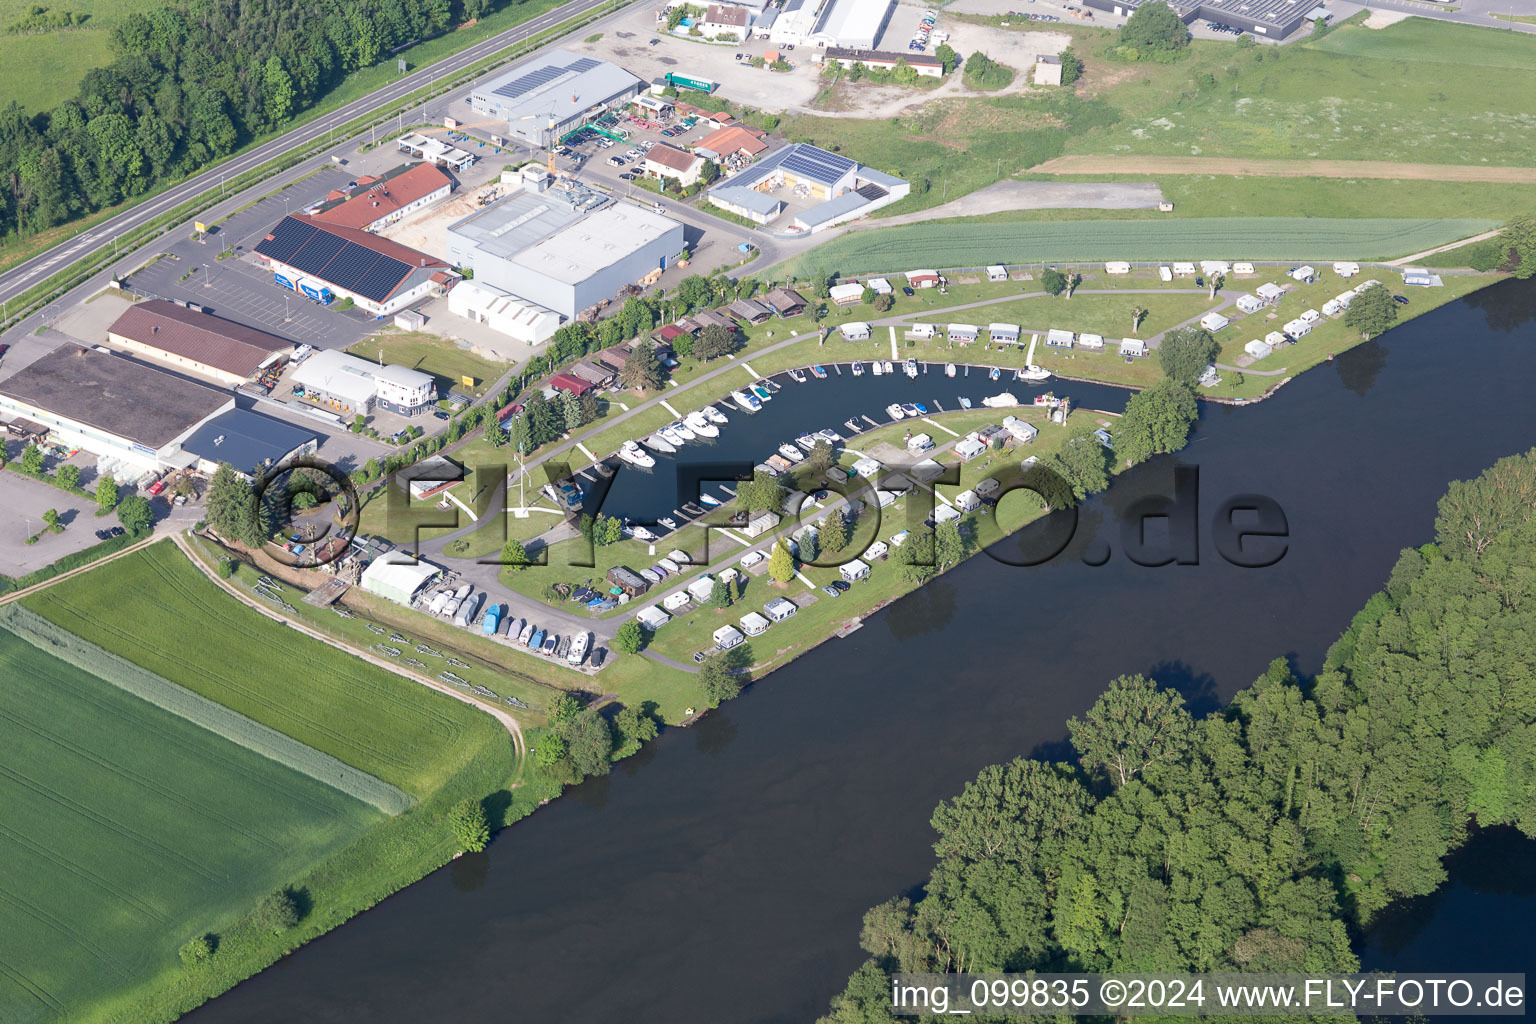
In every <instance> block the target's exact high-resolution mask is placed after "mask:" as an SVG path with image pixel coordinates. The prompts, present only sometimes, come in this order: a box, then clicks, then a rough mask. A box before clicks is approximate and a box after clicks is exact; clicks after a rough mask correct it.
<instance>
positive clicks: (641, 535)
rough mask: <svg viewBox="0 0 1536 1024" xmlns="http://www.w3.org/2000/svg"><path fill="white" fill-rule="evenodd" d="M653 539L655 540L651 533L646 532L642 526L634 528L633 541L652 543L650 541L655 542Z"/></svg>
mask: <svg viewBox="0 0 1536 1024" xmlns="http://www.w3.org/2000/svg"><path fill="white" fill-rule="evenodd" d="M655 539H656V535H655V534H654V533H652V532H651V531H650V530H647V529H646V528H645V527H643V526H637V527H635V540H644V541H652V540H655Z"/></svg>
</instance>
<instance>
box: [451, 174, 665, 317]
mask: <svg viewBox="0 0 1536 1024" xmlns="http://www.w3.org/2000/svg"><path fill="white" fill-rule="evenodd" d="M683 248H684V243H683V226H682V225H681V224H679V223H677V222H676V221H673V220H669V219H668V218H666V217H663V216H661V215H660V214H657V213H653V212H651V211H650V210H646V209H643V208H641V207H639V206H632V205H630V204H628V203H619V202H615V201H613V200H611V199H608V198H607V197H605V196H600V195H597V194H595V193H590V192H586V191H585V190H583V189H580V188H579V186H573V187H570V188H569V189H568V190H565V191H562V190H561V189H558V188H556V189H551V190H550V191H548V192H535V191H526V190H524V191H519V192H514V193H512V194H511V195H509V196H507V197H506V198H505V199H502V200H500V201H499V202H496V203H492V204H491V205H490V206H487V207H486V208H485V209H483V210H477V211H476V212H474V213H472V214H470V215H469V216H467V217H465V218H464V219H462V220H459V221H456V222H454V223H453V224H450V225H449V226H448V257H449V259H451V260H453V262H454V264H455V265H457V266H461V267H469V268H472V269H473V270H474V279H475V280H476V281H477V282H480V283H482V284H488V285H490V286H492V287H493V288H497V289H500V290H501V291H503V292H505V293H507V294H508V295H511V296H516V297H518V298H521V299H524V300H526V301H528V302H532V303H536V304H537V305H539V306H542V307H543V308H545V309H552V310H554V311H555V312H556V313H559V314H560V315H561V316H563V317H565V318H566V319H568V320H569V319H574V318H575V317H576V314H577V313H579V312H580V311H581V310H584V309H587V308H589V307H592V306H595V305H597V304H598V303H600V302H604V301H606V300H609V299H612V298H614V297H615V296H616V295H618V293H619V291H620V290H621V289H623V288H624V287H625V286H626V285H632V284H637V283H641V282H645V281H647V279H649V280H654V279H655V276H657V275H659V273H660V272H661V271H662V270H664V269H665V268H666V266H667V262H668V260H670V259H671V258H672V257H674V256H676V255H677V254H678V253H680V252H682V251H683Z"/></svg>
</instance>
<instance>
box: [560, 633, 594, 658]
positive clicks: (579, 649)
mask: <svg viewBox="0 0 1536 1024" xmlns="http://www.w3.org/2000/svg"><path fill="white" fill-rule="evenodd" d="M591 642H592V634H591V633H577V634H576V636H575V638H574V639H573V640H571V653H570V654H567V655H566V656H565V660H566V661H567V662H569V663H570V664H572V665H580V664H581V661H582V659H583V658H585V657H586V656H587V645H588V644H589V643H591Z"/></svg>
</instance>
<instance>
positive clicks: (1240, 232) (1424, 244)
mask: <svg viewBox="0 0 1536 1024" xmlns="http://www.w3.org/2000/svg"><path fill="white" fill-rule="evenodd" d="M1497 226H1498V225H1497V223H1496V222H1495V221H1493V220H1486V219H1479V218H1467V217H1460V218H1439V219H1436V218H1424V219H1409V218H1397V219H1387V218H1375V219H1364V218H1361V219H1353V220H1351V219H1342V218H1340V219H1325V218H1309V217H1210V218H1204V219H1194V218H1189V219H1184V220H1179V219H1172V220H1162V221H1156V220H1129V221H1127V220H1104V221H1100V220H1083V221H1047V222H1012V223H1010V222H996V221H980V222H968V221H948V222H944V223H941V224H937V225H935V224H904V225H901V226H899V227H890V228H875V229H871V230H866V231H851V232H849V233H848V234H845V235H842V236H840V237H838V238H834V239H833V240H832V241H830V242H828V243H827V244H826V245H823V246H820V247H818V248H816V249H813V250H811V251H810V252H807V253H805V254H803V255H801V256H798V257H796V258H795V259H793V260H790V261H787V262H786V263H784V264H780V265H779V266H778V267H775V268H773V270H770V271H767V272H766V273H765V275H764V276H766V277H768V278H770V279H771V278H774V277H780V276H785V275H786V274H787V275H788V276H793V277H797V278H798V277H806V276H809V275H810V274H811V273H813V272H814V271H816V270H817V269H818V268H828V269H829V271H830V272H832V273H838V274H843V275H848V274H860V273H894V272H896V271H899V270H911V269H913V268H916V267H929V266H931V267H941V268H942V267H975V266H983V265H985V264H988V263H1011V264H1020V263H1039V262H1042V261H1044V262H1055V261H1061V262H1074V263H1089V262H1098V261H1100V260H1117V259H1119V260H1133V261H1135V260H1177V259H1185V260H1187V259H1228V260H1233V259H1237V260H1243V259H1247V260H1288V259H1306V260H1346V259H1352V260H1372V259H1388V258H1392V257H1397V256H1404V255H1407V254H1409V253H1413V252H1418V251H1420V250H1422V249H1428V248H1432V247H1433V246H1436V245H1444V244H1445V243H1447V242H1454V241H1456V240H1457V239H1460V238H1466V237H1468V236H1470V235H1475V234H1478V233H1479V232H1482V231H1487V230H1488V229H1490V228H1493V227H1497Z"/></svg>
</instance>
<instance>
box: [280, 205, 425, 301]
mask: <svg viewBox="0 0 1536 1024" xmlns="http://www.w3.org/2000/svg"><path fill="white" fill-rule="evenodd" d="M256 251H257V252H258V253H260V254H261V255H263V256H266V257H268V258H269V259H273V260H276V261H277V262H279V263H284V264H287V265H288V266H290V267H292V268H293V269H294V270H296V271H298V272H299V273H301V274H306V275H309V276H311V277H316V278H319V279H320V280H322V281H325V282H327V283H328V284H331V285H334V286H335V287H337V288H344V289H346V290H347V291H350V292H355V293H356V294H358V295H361V296H363V297H364V298H366V299H371V300H372V301H374V302H383V301H385V300H386V299H388V298H389V296H390V294H391V293H393V292H394V290H395V289H396V288H397V287H398V286H399V284H400V282H401V281H403V280H404V279H405V277H406V275H407V274H409V273H410V272H411V270H412V267H411V265H410V264H409V263H406V262H405V261H403V260H398V259H395V258H394V257H392V256H386V255H384V254H383V253H380V252H376V251H374V250H373V249H370V248H368V247H367V246H365V245H361V244H359V243H357V242H354V241H351V240H350V239H347V238H343V237H340V236H338V235H335V234H332V233H330V232H328V231H326V230H325V229H323V228H321V227H319V226H317V225H315V224H312V223H308V222H306V221H301V220H298V219H296V218H293V217H287V218H284V219H283V221H282V222H280V223H279V224H278V225H277V227H275V228H273V229H272V234H271V235H270V236H269V237H268V238H265V239H263V240H262V241H260V242H258V243H257V245H256ZM433 265H440V264H439V261H435V260H434V261H433Z"/></svg>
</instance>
